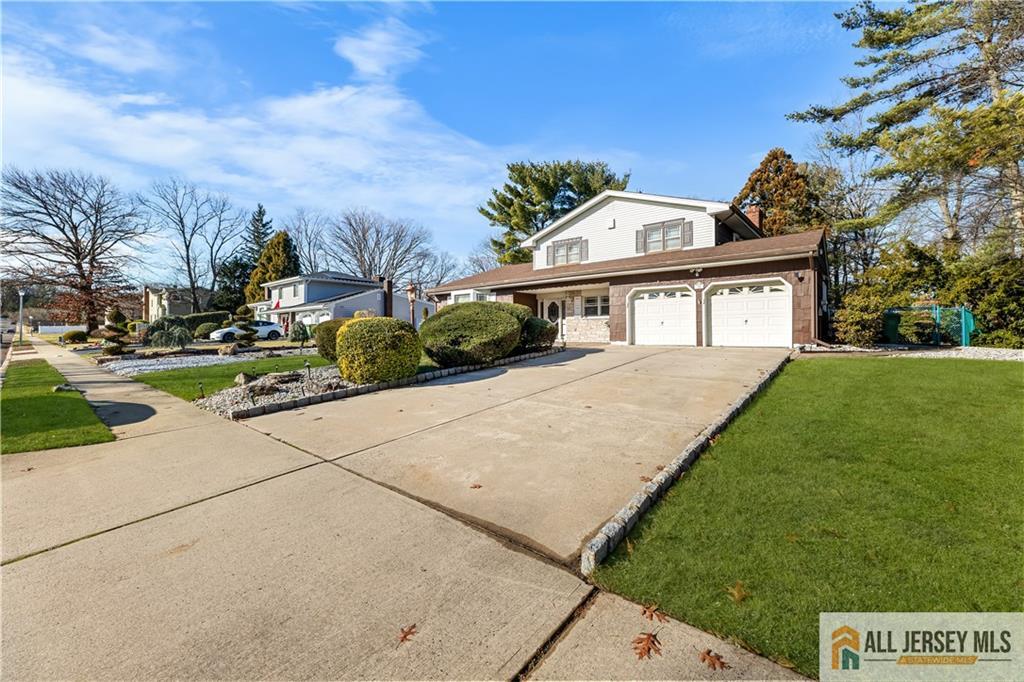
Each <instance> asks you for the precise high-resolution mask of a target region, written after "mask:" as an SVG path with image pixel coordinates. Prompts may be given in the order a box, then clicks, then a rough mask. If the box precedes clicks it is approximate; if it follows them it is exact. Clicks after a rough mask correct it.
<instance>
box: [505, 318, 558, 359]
mask: <svg viewBox="0 0 1024 682" xmlns="http://www.w3.org/2000/svg"><path fill="white" fill-rule="evenodd" d="M556 336H558V327H556V326H555V325H553V324H551V323H550V322H548V321H547V320H544V319H541V318H539V317H530V318H527V320H526V322H524V323H523V333H522V334H521V335H520V336H519V345H518V346H516V348H515V350H513V351H512V354H513V355H518V354H520V353H533V352H536V351H539V350H547V349H548V348H551V346H552V345H553V344H554V343H555V337H556Z"/></svg>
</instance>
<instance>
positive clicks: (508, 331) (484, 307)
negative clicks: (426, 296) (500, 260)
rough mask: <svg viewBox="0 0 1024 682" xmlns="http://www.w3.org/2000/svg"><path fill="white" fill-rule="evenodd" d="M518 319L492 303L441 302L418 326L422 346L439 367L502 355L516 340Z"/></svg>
mask: <svg viewBox="0 0 1024 682" xmlns="http://www.w3.org/2000/svg"><path fill="white" fill-rule="evenodd" d="M521 331H522V328H521V325H520V324H519V320H517V319H516V318H515V317H513V316H512V315H510V314H509V313H507V312H506V311H505V310H503V309H502V308H501V307H500V306H498V305H496V304H494V303H486V302H483V301H480V302H476V301H474V302H471V303H456V304H454V305H450V306H445V307H444V308H442V309H441V310H440V311H439V312H438V313H436V314H435V315H433V316H431V317H429V318H428V319H426V320H424V322H423V325H422V326H421V327H420V339H421V340H422V341H423V349H424V350H425V351H426V353H427V356H428V357H430V359H431V360H433V361H434V362H436V363H437V364H439V365H440V366H441V367H456V366H459V365H476V364H481V363H486V362H493V361H495V360H498V359H499V358H503V357H505V356H506V355H508V354H509V352H510V351H511V350H512V349H513V348H515V347H516V346H517V345H518V344H519V335H520V332H521Z"/></svg>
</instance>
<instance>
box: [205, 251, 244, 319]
mask: <svg viewBox="0 0 1024 682" xmlns="http://www.w3.org/2000/svg"><path fill="white" fill-rule="evenodd" d="M252 271H253V264H252V263H250V262H249V261H248V260H247V259H246V257H245V256H242V255H235V256H232V257H231V258H228V259H227V260H224V261H221V264H220V267H218V268H217V286H216V291H215V292H214V294H213V296H212V297H211V298H210V309H211V310H234V309H236V308H237V307H238V306H240V305H242V304H244V303H245V287H246V286H248V284H249V278H250V277H251V276H252Z"/></svg>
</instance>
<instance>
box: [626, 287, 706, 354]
mask: <svg viewBox="0 0 1024 682" xmlns="http://www.w3.org/2000/svg"><path fill="white" fill-rule="evenodd" d="M633 343H635V344H637V345H638V346H695V345H697V298H696V297H695V296H694V295H693V292H692V291H690V290H688V289H672V290H667V291H647V292H643V293H640V294H637V295H636V296H635V297H634V299H633Z"/></svg>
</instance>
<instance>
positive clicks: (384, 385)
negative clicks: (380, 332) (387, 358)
mask: <svg viewBox="0 0 1024 682" xmlns="http://www.w3.org/2000/svg"><path fill="white" fill-rule="evenodd" d="M563 350H565V349H564V348H561V347H559V348H551V349H549V350H542V351H537V352H536V353H526V354H525V355H514V356H512V357H509V358H501V359H500V360H495V361H494V362H491V363H488V364H481V365H463V366H462V367H448V368H446V369H435V370H434V371H432V372H423V373H421V374H416V375H414V376H411V377H405V378H403V379H394V380H391V381H382V382H380V383H377V384H362V385H360V386H351V387H349V388H342V389H339V390H337V391H328V392H327V393H317V394H316V395H307V396H305V397H302V398H294V399H291V400H284V401H281V402H276V403H263V404H262V405H254V406H253V407H246V408H243V409H241V410H232V411H231V415H230V417H229V419H231V420H232V421H236V420H238V419H249V418H250V417H259V416H260V415H264V414H271V413H274V412H280V411H282V410H292V409H295V408H296V407H306V406H308V405H316V404H318V403H326V402H330V401H332V400H342V399H344V398H351V397H353V396H357V395H363V394H364V393H376V392H377V391H386V390H388V389H389V388H401V387H402V386H409V385H411V384H424V383H426V382H428V381H433V380H434V379H440V378H442V377H449V376H454V375H456V374H465V373H466V372H476V371H478V370H481V369H487V368H489V367H501V366H504V365H511V364H513V363H516V362H522V361H523V360H532V359H534V358H542V357H545V356H548V355H554V354H555V353H561V352H562V351H563Z"/></svg>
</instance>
